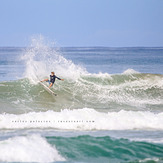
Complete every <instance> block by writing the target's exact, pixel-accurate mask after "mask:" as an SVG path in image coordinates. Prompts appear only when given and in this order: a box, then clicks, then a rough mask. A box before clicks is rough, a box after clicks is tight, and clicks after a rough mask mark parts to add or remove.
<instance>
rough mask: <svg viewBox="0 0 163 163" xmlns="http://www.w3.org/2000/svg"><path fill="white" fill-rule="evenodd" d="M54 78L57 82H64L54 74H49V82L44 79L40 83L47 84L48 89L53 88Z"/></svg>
mask: <svg viewBox="0 0 163 163" xmlns="http://www.w3.org/2000/svg"><path fill="white" fill-rule="evenodd" d="M56 78H57V79H58V80H64V79H61V78H59V77H57V76H56V75H55V73H54V72H51V75H50V80H49V79H44V80H42V81H41V82H44V81H46V82H49V88H50V87H52V86H53V84H54V82H55V79H56Z"/></svg>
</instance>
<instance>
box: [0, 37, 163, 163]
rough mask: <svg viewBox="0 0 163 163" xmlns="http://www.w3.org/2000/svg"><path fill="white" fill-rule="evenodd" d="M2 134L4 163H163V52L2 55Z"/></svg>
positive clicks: (12, 51) (37, 43)
mask: <svg viewBox="0 0 163 163" xmlns="http://www.w3.org/2000/svg"><path fill="white" fill-rule="evenodd" d="M51 71H55V73H56V75H57V76H59V77H61V78H64V79H65V80H64V81H59V80H57V81H56V83H55V86H54V87H53V88H52V89H53V91H55V92H56V93H57V96H56V97H53V96H52V95H50V94H49V93H48V92H46V90H44V89H43V87H42V86H41V85H39V83H38V81H39V79H44V78H46V77H48V76H49V74H50V72H51ZM0 129H1V130H0V161H1V162H56V161H59V162H163V48H105V47H91V48H88V47H83V48H60V49H59V50H58V49H56V48H51V47H50V46H49V45H47V44H46V43H45V42H44V41H43V40H37V39H36V40H33V42H32V45H31V47H29V48H11V47H10V48H9V47H1V48H0ZM8 151H10V152H8ZM20 152H21V155H18V154H15V153H20Z"/></svg>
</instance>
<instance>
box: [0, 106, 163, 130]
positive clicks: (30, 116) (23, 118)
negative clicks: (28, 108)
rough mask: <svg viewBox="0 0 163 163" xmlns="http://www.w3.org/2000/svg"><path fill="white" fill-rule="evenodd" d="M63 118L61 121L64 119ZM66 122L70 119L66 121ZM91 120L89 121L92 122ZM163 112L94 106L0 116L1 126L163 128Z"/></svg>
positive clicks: (79, 128)
mask: <svg viewBox="0 0 163 163" xmlns="http://www.w3.org/2000/svg"><path fill="white" fill-rule="evenodd" d="M61 121H62V122H61ZM66 121H67V122H66ZM89 121H90V122H89ZM162 124H163V112H161V113H157V114H156V113H152V112H149V111H124V110H121V111H119V112H108V113H103V112H97V111H96V110H94V109H88V108H84V109H74V110H67V109H65V110H62V111H61V112H54V111H47V112H39V113H36V112H30V113H27V114H21V115H13V114H1V115H0V128H1V129H3V128H5V129H20V128H55V129H68V130H134V129H138V130H149V129H150V130H163V125H162Z"/></svg>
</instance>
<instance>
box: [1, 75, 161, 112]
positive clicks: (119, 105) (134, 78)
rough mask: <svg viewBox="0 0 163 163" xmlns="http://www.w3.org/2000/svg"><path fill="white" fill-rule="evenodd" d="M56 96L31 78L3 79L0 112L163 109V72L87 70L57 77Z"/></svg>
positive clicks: (54, 89)
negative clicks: (77, 109)
mask: <svg viewBox="0 0 163 163" xmlns="http://www.w3.org/2000/svg"><path fill="white" fill-rule="evenodd" d="M52 89H53V91H55V92H56V94H58V96H57V97H56V98H53V97H52V96H51V95H50V94H48V92H46V91H45V90H44V88H43V87H42V86H41V85H39V84H38V82H37V84H32V83H31V82H30V80H29V79H22V80H17V81H11V82H1V83H0V105H1V113H3V112H8V113H23V112H29V111H47V110H55V111H59V110H61V109H65V108H68V109H76V108H83V107H88V108H94V109H98V110H101V111H108V110H110V111H116V110H117V111H119V110H122V109H124V110H152V111H162V109H163V100H162V99H163V75H158V74H142V73H133V74H115V75H109V74H107V73H105V74H102V73H100V74H85V75H81V76H80V77H79V78H78V79H76V80H71V79H65V81H56V84H55V85H54V87H53V88H52Z"/></svg>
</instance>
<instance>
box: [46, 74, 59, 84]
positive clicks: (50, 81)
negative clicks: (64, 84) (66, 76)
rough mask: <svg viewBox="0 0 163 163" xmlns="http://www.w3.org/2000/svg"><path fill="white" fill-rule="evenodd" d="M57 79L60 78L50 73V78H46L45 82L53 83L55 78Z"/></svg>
mask: <svg viewBox="0 0 163 163" xmlns="http://www.w3.org/2000/svg"><path fill="white" fill-rule="evenodd" d="M56 78H57V79H58V80H61V79H60V78H58V77H57V76H55V75H53V76H52V75H50V80H48V81H47V82H49V84H51V83H53V84H54V82H55V79H56Z"/></svg>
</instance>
